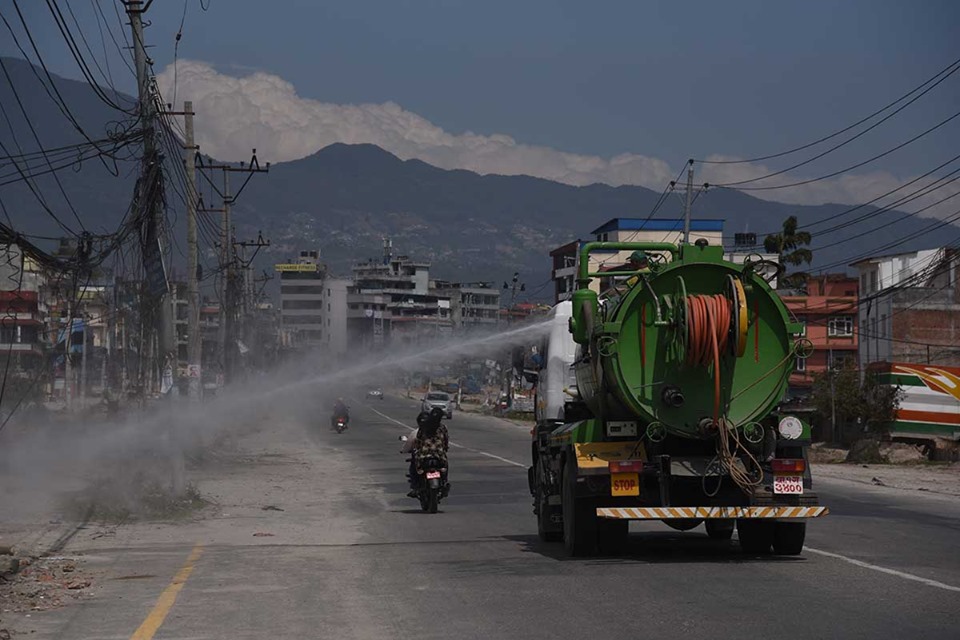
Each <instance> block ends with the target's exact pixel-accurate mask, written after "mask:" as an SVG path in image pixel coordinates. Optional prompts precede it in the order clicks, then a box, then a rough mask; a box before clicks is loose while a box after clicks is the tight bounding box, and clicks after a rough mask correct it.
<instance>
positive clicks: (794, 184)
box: [711, 111, 960, 191]
mask: <svg viewBox="0 0 960 640" xmlns="http://www.w3.org/2000/svg"><path fill="white" fill-rule="evenodd" d="M957 117H960V111H958V112H956V113H954V114H953V115H952V116H950V117H948V118H946V119H945V120H941V121H940V122H939V123H937V124H935V125H933V126H932V127H930V128H929V129H927V130H926V131H924V132H922V133H919V134H917V135H915V136H914V137H912V138H910V139H909V140H907V141H906V142H902V143H900V144H898V145H897V146H895V147H893V148H892V149H887V150H886V151H884V152H883V153H878V154H877V155H875V156H873V157H872V158H868V159H866V160H863V161H862V162H857V163H855V164H852V165H850V166H848V167H844V168H843V169H839V170H837V171H833V172H831V173H828V174H825V175H822V176H820V177H817V178H809V179H807V180H799V181H797V182H791V183H789V184H781V185H771V186H767V187H737V186H735V185H741V184H746V183H748V182H756V181H758V180H763V179H764V178H768V177H770V176H774V175H779V174H780V173H783V172H782V171H780V172H777V173H772V174H769V175H767V176H760V177H759V178H753V179H750V180H741V181H739V182H728V183H725V184H712V185H711V186H714V187H720V188H722V189H731V190H733V191H769V190H772V189H787V188H789V187H799V186H802V185H805V184H811V183H813V182H819V181H820V180H826V179H828V178H833V177H835V176H838V175H840V174H841V173H847V172H848V171H852V170H854V169H859V168H860V167H862V166H865V165H868V164H870V163H871V162H874V161H876V160H879V159H880V158H883V157H886V156H888V155H890V154H891V153H894V152H896V151H899V150H900V149H903V148H904V147H906V146H907V145H910V144H913V143H914V142H916V141H917V140H919V139H920V138H922V137H924V136H926V135H928V134H930V133H933V132H934V131H936V130H937V129H939V128H940V127H942V126H944V125H945V124H947V123H949V122H950V121H951V120H954V119H956V118H957Z"/></svg>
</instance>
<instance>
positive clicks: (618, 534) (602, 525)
mask: <svg viewBox="0 0 960 640" xmlns="http://www.w3.org/2000/svg"><path fill="white" fill-rule="evenodd" d="M629 535H630V521H629V520H612V519H608V518H597V547H598V548H599V550H600V553H601V554H603V555H611V556H615V555H621V554H623V553H625V552H626V550H627V540H628V539H629Z"/></svg>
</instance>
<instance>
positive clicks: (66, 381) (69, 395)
mask: <svg viewBox="0 0 960 640" xmlns="http://www.w3.org/2000/svg"><path fill="white" fill-rule="evenodd" d="M65 331H66V335H65V336H64V341H63V399H64V401H65V404H66V405H67V410H70V409H72V408H73V390H72V389H71V386H72V382H73V381H72V380H71V379H70V376H71V374H72V373H73V367H71V366H70V343H71V342H72V340H71V338H73V292H70V297H69V298H68V299H67V327H66V329H65Z"/></svg>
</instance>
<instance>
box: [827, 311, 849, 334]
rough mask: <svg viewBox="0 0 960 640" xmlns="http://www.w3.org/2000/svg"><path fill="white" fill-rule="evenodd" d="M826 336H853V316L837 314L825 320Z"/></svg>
mask: <svg viewBox="0 0 960 640" xmlns="http://www.w3.org/2000/svg"><path fill="white" fill-rule="evenodd" d="M827 336H828V337H830V338H849V337H851V336H853V318H851V317H850V316H837V317H835V318H830V319H829V320H828V321H827Z"/></svg>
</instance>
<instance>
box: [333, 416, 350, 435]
mask: <svg viewBox="0 0 960 640" xmlns="http://www.w3.org/2000/svg"><path fill="white" fill-rule="evenodd" d="M348 422H349V419H348V418H347V416H334V417H333V428H334V429H336V430H337V433H343V432H344V431H346V430H347V423H348Z"/></svg>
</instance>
